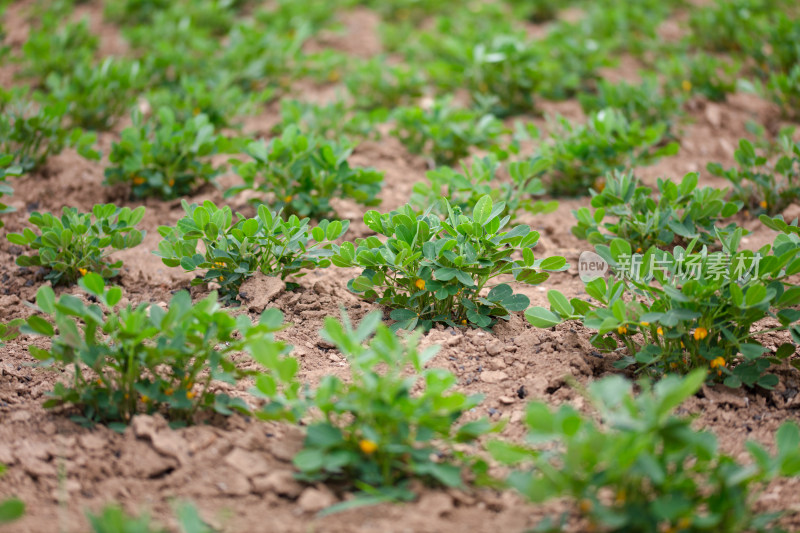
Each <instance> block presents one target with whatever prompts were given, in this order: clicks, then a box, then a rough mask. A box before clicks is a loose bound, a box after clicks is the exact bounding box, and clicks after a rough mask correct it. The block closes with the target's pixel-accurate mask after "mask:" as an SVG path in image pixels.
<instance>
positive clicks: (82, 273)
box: [78, 268, 89, 276]
mask: <svg viewBox="0 0 800 533" xmlns="http://www.w3.org/2000/svg"><path fill="white" fill-rule="evenodd" d="M78 272H80V273H81V276H85V275H86V273H87V272H89V271H88V270H86V269H85V268H79V269H78Z"/></svg>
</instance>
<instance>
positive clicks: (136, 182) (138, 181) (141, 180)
mask: <svg viewBox="0 0 800 533" xmlns="http://www.w3.org/2000/svg"><path fill="white" fill-rule="evenodd" d="M144 182H145V179H144V178H143V177H141V176H134V177H133V184H134V185H141V184H143V183H144Z"/></svg>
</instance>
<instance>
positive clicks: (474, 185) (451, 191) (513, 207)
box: [410, 156, 558, 221]
mask: <svg viewBox="0 0 800 533" xmlns="http://www.w3.org/2000/svg"><path fill="white" fill-rule="evenodd" d="M548 166H549V163H548V162H547V161H544V160H542V159H532V160H529V161H517V162H513V163H509V164H508V168H507V171H508V174H509V177H510V178H511V179H510V180H507V179H506V180H502V181H501V180H500V178H499V176H497V171H498V170H499V169H500V163H499V162H498V161H497V158H496V157H494V156H486V157H483V158H478V157H475V158H473V160H472V165H471V166H467V165H466V163H464V162H463V161H462V163H461V169H462V171H461V172H458V171H456V170H455V169H453V168H450V167H447V166H442V167H438V168H436V169H434V170H429V171H428V172H427V173H426V174H425V177H426V178H428V183H425V182H417V183H415V184H414V189H413V193H412V195H411V202H410V203H411V205H413V206H415V207H417V208H418V209H420V210H423V209H425V208H426V207H428V206H432V205H437V204H438V205H441V204H440V203H439V199H440V198H441V197H442V196H444V197H445V198H447V199H448V201H449V202H450V205H452V206H453V207H458V208H460V209H461V210H462V211H471V210H472V209H473V208H474V207H475V204H477V203H478V200H480V199H481V197H483V196H485V195H487V194H488V195H489V196H491V198H492V200H493V201H495V202H500V201H502V202H505V205H506V210H505V211H504V212H503V213H502V215H508V216H510V217H511V218H510V221H513V220H514V219H515V218H516V216H517V214H518V213H519V211H520V210H524V211H527V212H528V213H532V214H539V213H552V212H553V211H555V210H556V209H558V202H556V201H549V202H544V201H537V202H534V201H533V200H532V199H531V198H530V197H531V196H541V195H543V194H544V193H545V188H544V186H543V185H542V180H541V179H539V178H538V177H536V176H538V175H539V174H541V171H542V170H543V169H545V168H547V167H548Z"/></svg>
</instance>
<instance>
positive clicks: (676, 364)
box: [669, 363, 678, 368]
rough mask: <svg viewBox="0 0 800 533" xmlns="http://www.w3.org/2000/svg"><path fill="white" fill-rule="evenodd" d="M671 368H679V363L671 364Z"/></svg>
mask: <svg viewBox="0 0 800 533" xmlns="http://www.w3.org/2000/svg"><path fill="white" fill-rule="evenodd" d="M669 367H670V368H678V363H670V364H669Z"/></svg>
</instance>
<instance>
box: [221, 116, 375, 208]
mask: <svg viewBox="0 0 800 533" xmlns="http://www.w3.org/2000/svg"><path fill="white" fill-rule="evenodd" d="M352 151H353V147H352V146H348V145H341V144H338V143H335V142H333V141H328V140H326V139H323V138H320V137H316V136H313V135H304V134H303V133H301V132H300V130H299V129H298V128H297V127H296V126H289V127H287V128H286V129H285V130H284V131H283V134H281V136H280V137H276V138H274V139H272V140H271V141H270V142H269V143H268V144H265V143H264V142H258V141H254V142H251V143H250V144H249V145H247V148H246V149H245V152H246V153H247V155H249V156H250V158H251V160H250V161H246V162H240V161H232V163H233V165H234V169H235V170H236V173H237V174H239V176H241V177H242V179H243V180H244V184H243V185H239V186H236V187H233V188H231V189H228V191H226V196H232V195H234V194H236V193H239V192H241V191H243V190H255V191H257V192H260V193H262V194H264V195H265V197H264V198H263V201H264V202H265V203H268V204H269V205H271V206H273V208H275V209H281V210H283V211H284V212H285V213H287V214H288V215H298V216H302V217H311V218H322V217H324V216H329V215H330V214H332V213H333V207H332V206H331V204H330V201H331V200H332V199H333V198H351V199H353V200H355V201H356V202H358V203H360V204H362V205H377V204H378V203H379V200H378V199H377V197H376V196H377V194H378V192H380V188H381V183H382V182H383V172H379V171H377V170H374V169H372V168H362V167H356V168H352V167H350V165H349V163H348V162H347V159H348V158H349V157H350V154H351V153H352Z"/></svg>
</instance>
